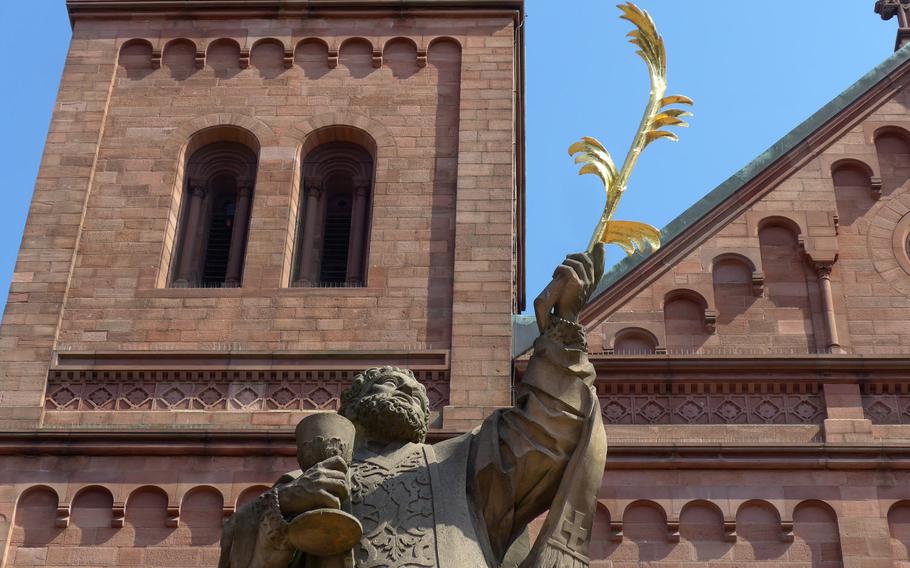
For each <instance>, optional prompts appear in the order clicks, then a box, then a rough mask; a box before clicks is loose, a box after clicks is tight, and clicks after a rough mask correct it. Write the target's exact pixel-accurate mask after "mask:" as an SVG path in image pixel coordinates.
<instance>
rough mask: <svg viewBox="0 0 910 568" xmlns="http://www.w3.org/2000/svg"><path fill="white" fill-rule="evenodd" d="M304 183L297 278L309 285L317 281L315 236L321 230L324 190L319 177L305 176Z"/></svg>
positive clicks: (317, 268)
mask: <svg viewBox="0 0 910 568" xmlns="http://www.w3.org/2000/svg"><path fill="white" fill-rule="evenodd" d="M304 183H305V186H304V187H306V204H305V207H306V210H305V218H304V220H303V236H302V238H301V242H300V270H299V272H298V276H297V279H298V280H299V281H300V283H302V284H303V285H310V284H315V283H317V282H318V280H319V267H318V266H317V261H318V254H317V253H318V251H317V250H316V238H317V236H318V234H319V232H320V231H321V230H322V223H321V222H320V220H321V217H320V212H321V211H322V196H323V193H324V191H323V187H322V180H321V179H318V178H306V180H304Z"/></svg>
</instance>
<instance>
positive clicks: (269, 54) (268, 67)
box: [250, 38, 285, 79]
mask: <svg viewBox="0 0 910 568" xmlns="http://www.w3.org/2000/svg"><path fill="white" fill-rule="evenodd" d="M250 65H251V66H252V67H254V68H256V70H257V71H259V76H260V77H261V78H262V79H274V78H276V77H278V76H279V75H281V74H282V73H284V71H285V65H284V44H282V43H281V42H280V41H278V40H277V39H274V38H265V39H260V40H259V41H257V42H256V43H254V44H253V47H252V48H251V49H250Z"/></svg>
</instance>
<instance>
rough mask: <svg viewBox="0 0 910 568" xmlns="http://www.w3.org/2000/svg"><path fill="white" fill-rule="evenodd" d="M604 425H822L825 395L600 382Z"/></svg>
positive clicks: (808, 388)
mask: <svg viewBox="0 0 910 568" xmlns="http://www.w3.org/2000/svg"><path fill="white" fill-rule="evenodd" d="M596 388H597V394H598V397H599V398H600V403H601V407H602V408H603V417H604V423H605V424H637V425H652V424H821V423H822V422H823V421H824V419H825V416H826V412H825V399H824V396H823V394H822V393H821V390H820V389H819V386H818V385H806V384H802V385H800V384H764V385H761V384H759V385H754V384H753V385H746V384H724V383H720V384H717V383H715V384H712V383H703V384H673V385H669V386H668V385H665V384H643V383H614V382H609V383H608V382H598V383H597V385H596Z"/></svg>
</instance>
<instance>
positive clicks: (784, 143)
mask: <svg viewBox="0 0 910 568" xmlns="http://www.w3.org/2000/svg"><path fill="white" fill-rule="evenodd" d="M908 59H910V44H907V45H905V46H904V47H902V48H901V49H899V50H898V51H896V52H895V53H894V54H893V55H891V56H890V57H888V58H887V59H885V60H884V61H882V62H881V63H879V64H878V65H877V66H875V67H874V68H873V69H872V70H871V71H869V72H868V73H866V74H865V75H863V76H862V77H861V78H860V79H859V80H858V81H856V82H855V83H853V84H852V85H850V86H849V87H847V89H846V90H845V91H843V92H842V93H841V94H839V95H837V96H836V97H834V99H832V100H831V101H830V102H828V103H827V104H826V105H825V106H823V107H822V108H821V109H819V110H818V111H817V112H815V113H814V114H813V115H812V116H810V117H809V118H807V119H806V120H804V121H803V122H802V123H800V124H799V125H798V126H797V127H796V128H794V129H793V130H791V131H790V132H788V133H787V134H785V135H784V136H783V137H782V138H781V139H780V140H778V141H777V142H775V143H774V144H772V145H771V147H770V148H768V149H767V150H765V151H764V152H763V153H762V154H760V155H759V156H758V157H757V158H755V159H754V160H752V161H751V162H749V163H748V164H746V165H745V166H744V167H743V168H742V169H740V170H739V171H738V172H736V173H735V174H733V175H732V176H730V177H729V178H727V180H726V181H724V182H722V183H721V184H720V185H719V186H717V187H716V188H714V189H713V190H712V191H710V192H708V194H707V195H705V196H704V197H702V198H701V199H699V200H698V201H696V202H695V203H694V204H693V205H692V206H691V207H689V208H688V209H686V210H685V211H683V212H682V213H681V214H680V215H678V216H677V217H676V218H675V219H673V220H672V221H670V222H669V223H667V225H666V226H664V228H663V229H661V231H660V235H661V241H662V242H663V243H664V244H666V243H669V242H671V241H672V240H673V239H675V238H676V237H678V236H679V235H681V234H682V233H683V232H684V231H685V230H686V229H687V228H688V227H689V226H691V225H693V224H694V223H695V222H697V221H698V220H699V219H701V218H702V217H704V216H705V215H707V214H708V213H709V212H710V211H711V210H712V209H714V208H715V207H717V206H718V205H720V204H721V203H723V202H724V201H725V200H726V199H727V198H729V197H730V196H731V195H733V194H734V193H736V192H737V191H738V190H739V189H740V188H742V187H743V186H744V185H746V184H747V183H748V182H749V181H750V180H752V178H754V177H755V176H756V175H758V174H759V173H761V172H762V171H763V170H764V169H765V168H767V167H768V166H770V165H771V164H773V163H774V162H776V161H777V160H778V159H780V158H781V157H782V156H784V155H785V154H787V152H790V151H791V150H793V149H794V148H795V147H796V146H797V145H799V144H800V143H801V142H802V141H803V140H805V139H806V138H808V137H809V135H810V134H812V133H813V132H815V131H816V130H818V128H819V127H821V126H822V125H823V124H825V123H826V122H828V121H829V120H831V119H832V118H834V117H835V116H837V115H838V114H840V113H841V112H842V111H843V110H844V109H846V108H847V107H848V106H850V105H851V104H852V103H853V102H855V101H856V100H857V99H858V98H860V97H861V96H862V95H863V94H865V93H866V92H867V91H868V90H869V89H870V88H872V87H873V86H874V85H876V84H878V83H879V82H880V81H882V80H883V79H885V77H887V76H888V75H890V74H891V73H892V72H893V71H894V70H895V69H897V68H898V67H900V66H901V65H902V64H903V63H905V62H906V61H907V60H908ZM647 257H648V255H646V254H635V255H632V256H628V257H626V258H624V259H623V260H621V261H619V262H618V263H616V264H614V265H613V266H612V267H611V268H610V269H609V270H608V271H607V272H606V273H605V274H604V275H603V278H602V279H601V280H600V283H599V284H598V285H597V289H596V290H595V291H594V294H593V296H592V298H591V299H592V300H593V299H594V298H597V297H598V296H600V295H601V294H603V293H604V292H605V291H606V290H607V289H609V288H610V287H611V286H613V285H614V284H616V283H617V282H618V281H619V280H620V279H622V278H623V277H624V276H625V275H626V274H628V273H629V272H630V271H631V270H632V269H634V268H635V267H637V266H638V265H640V264H641V263H642V262H643V261H644V260H645V259H646V258H647ZM529 326H534V327H531V328H530V329H533V330H534V332H535V333H534V334H533V335H534V337H536V323H535V320H534V318H533V317H530V316H521V315H515V316H512V358H515V357H518V356H520V355H521V354H523V353H525V352H527V351H528V349H530V348H531V346H532V344H533V341H534V338H533V337H532V338H531V339H530V341H528V339H527V337H528V336H529V335H532V334H531V333H530V332H529Z"/></svg>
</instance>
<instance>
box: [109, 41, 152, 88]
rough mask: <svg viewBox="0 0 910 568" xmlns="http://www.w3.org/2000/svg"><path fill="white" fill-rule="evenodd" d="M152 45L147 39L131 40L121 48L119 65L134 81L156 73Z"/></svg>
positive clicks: (118, 59)
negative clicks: (153, 72)
mask: <svg viewBox="0 0 910 568" xmlns="http://www.w3.org/2000/svg"><path fill="white" fill-rule="evenodd" d="M152 52H153V48H152V44H151V42H149V41H148V40H145V39H131V40H129V41H126V42H124V43H123V45H121V46H120V54H119V56H118V57H117V63H118V65H120V67H121V68H122V69H123V70H124V72H125V73H126V76H127V78H129V79H132V80H138V79H142V78H144V77H146V76H148V75H149V74H150V73H152V71H154V65H153V62H152Z"/></svg>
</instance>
